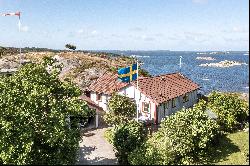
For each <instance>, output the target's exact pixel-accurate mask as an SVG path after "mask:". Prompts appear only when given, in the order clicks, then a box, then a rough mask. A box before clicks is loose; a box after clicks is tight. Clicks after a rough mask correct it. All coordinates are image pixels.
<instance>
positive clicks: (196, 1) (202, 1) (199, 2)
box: [192, 0, 208, 4]
mask: <svg viewBox="0 0 250 166" xmlns="http://www.w3.org/2000/svg"><path fill="white" fill-rule="evenodd" d="M192 2H193V3H198V4H205V3H207V2H208V0H192Z"/></svg>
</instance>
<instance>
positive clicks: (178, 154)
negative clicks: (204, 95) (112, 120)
mask: <svg viewBox="0 0 250 166" xmlns="http://www.w3.org/2000/svg"><path fill="white" fill-rule="evenodd" d="M205 109H206V103H205V102H204V101H202V102H200V103H198V104H197V105H195V106H194V108H193V109H183V110H181V111H178V112H177V113H175V114H174V115H171V116H169V117H167V118H166V119H165V120H164V121H163V122H162V123H161V127H160V129H159V130H158V131H157V132H156V133H154V134H153V136H152V137H151V138H149V139H148V140H147V141H146V142H145V143H144V144H143V145H142V146H141V147H139V148H137V149H136V150H134V151H133V152H132V153H130V155H129V157H128V159H129V162H130V164H136V165H143V164H146V165H148V164H149V165H155V164H159V165H169V164H200V163H203V161H204V160H205V159H206V153H207V152H208V150H209V146H211V145H212V144H213V143H214V141H215V139H216V138H217V136H218V135H219V126H218V125H217V123H216V121H214V120H212V119H210V118H209V117H208V116H207V114H206V113H205Z"/></svg>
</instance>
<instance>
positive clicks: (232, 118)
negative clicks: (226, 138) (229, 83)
mask: <svg viewBox="0 0 250 166" xmlns="http://www.w3.org/2000/svg"><path fill="white" fill-rule="evenodd" d="M208 97H209V108H211V110H213V111H214V112H215V113H216V114H217V116H218V123H219V125H220V126H221V128H222V130H224V131H227V132H230V131H234V130H236V129H238V128H239V127H240V126H241V124H243V123H245V122H246V121H247V119H248V111H249V106H248V103H247V102H246V101H244V100H243V99H240V98H239V97H238V96H237V95H236V94H225V93H218V92H212V93H211V94H210V95H209V96H208Z"/></svg>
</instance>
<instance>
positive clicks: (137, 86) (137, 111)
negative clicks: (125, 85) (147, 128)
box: [136, 59, 139, 122]
mask: <svg viewBox="0 0 250 166" xmlns="http://www.w3.org/2000/svg"><path fill="white" fill-rule="evenodd" d="M136 66H137V80H136V84H137V85H136V89H137V94H139V93H138V92H139V82H138V78H139V68H138V59H137V60H136ZM137 99H138V103H137V104H136V119H137V122H138V121H139V95H138V98H137Z"/></svg>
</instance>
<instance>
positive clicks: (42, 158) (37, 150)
mask: <svg viewBox="0 0 250 166" xmlns="http://www.w3.org/2000/svg"><path fill="white" fill-rule="evenodd" d="M50 62H51V61H50V60H49V59H47V63H50ZM51 63H52V62H51ZM44 65H46V64H44ZM80 94H81V91H80V90H79V89H78V88H77V87H75V86H73V85H72V84H70V83H66V82H61V81H60V80H59V78H58V72H57V71H55V72H54V71H52V72H50V73H49V72H48V71H47V70H46V69H45V66H43V65H39V64H27V65H25V66H23V67H22V68H21V69H19V71H17V72H16V73H15V74H14V75H12V76H10V77H3V78H1V79H0V110H1V111H0V164H17V165H24V164H31V165H33V164H34V165H35V164H41V165H42V164H45V165H52V164H59V165H61V164H75V161H76V155H77V150H78V146H79V141H80V139H81V137H80V130H79V128H78V127H73V126H78V122H79V121H78V120H79V119H80V118H81V117H83V118H88V117H89V116H90V114H92V110H91V109H89V108H88V106H87V104H86V102H84V101H82V100H80V99H79V98H78V96H79V95H80ZM69 116H75V117H76V118H75V121H68V117H69ZM78 117H79V119H78ZM77 119H78V120H77Z"/></svg>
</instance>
